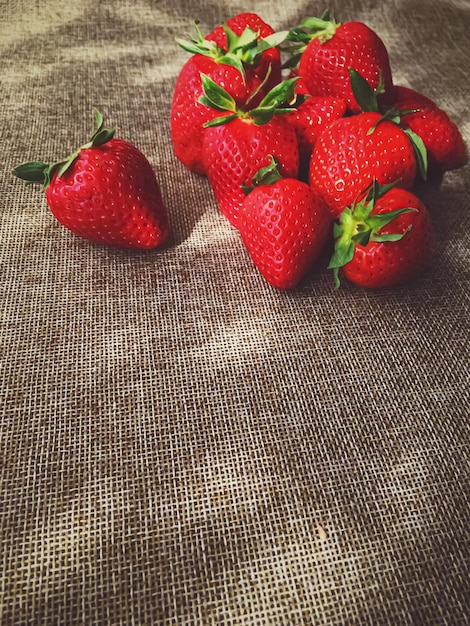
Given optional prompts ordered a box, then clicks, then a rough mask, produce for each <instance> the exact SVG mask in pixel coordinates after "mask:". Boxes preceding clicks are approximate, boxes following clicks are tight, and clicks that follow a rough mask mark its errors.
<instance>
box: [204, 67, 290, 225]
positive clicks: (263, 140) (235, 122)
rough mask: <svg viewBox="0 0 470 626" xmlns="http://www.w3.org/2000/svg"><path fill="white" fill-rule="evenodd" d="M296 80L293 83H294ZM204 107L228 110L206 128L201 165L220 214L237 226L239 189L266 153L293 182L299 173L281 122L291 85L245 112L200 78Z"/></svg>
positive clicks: (287, 131) (286, 127) (277, 89)
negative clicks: (283, 104)
mask: <svg viewBox="0 0 470 626" xmlns="http://www.w3.org/2000/svg"><path fill="white" fill-rule="evenodd" d="M294 80H295V79H294ZM203 83H204V92H205V94H206V95H205V96H204V97H203V98H202V99H201V100H202V102H204V103H205V104H207V105H209V106H216V107H218V110H219V111H224V110H225V111H228V115H221V116H219V117H217V118H215V119H213V120H212V121H211V122H208V123H207V124H206V130H205V132H204V138H203V154H204V164H205V167H206V171H207V176H208V178H209V181H210V183H211V185H212V189H213V191H214V194H215V197H216V199H217V201H218V204H219V207H220V210H221V212H222V213H223V214H224V215H225V217H227V219H228V220H229V222H230V223H231V224H232V225H233V226H237V221H238V212H239V210H240V207H241V205H242V204H243V200H244V195H243V190H242V185H243V184H248V183H249V182H250V181H251V180H252V178H253V176H254V175H255V174H256V172H257V171H258V170H259V169H260V167H262V166H264V165H267V163H268V156H267V155H269V154H271V155H273V156H274V157H276V158H277V159H278V162H279V168H280V171H281V173H282V175H283V176H286V177H293V178H296V177H297V175H298V169H299V151H298V146H297V137H296V134H295V130H294V129H293V127H292V126H291V125H290V124H289V123H288V122H287V120H286V119H285V115H277V113H280V112H283V111H284V110H285V109H283V108H282V103H284V102H287V101H289V100H290V98H291V96H292V94H293V91H294V82H293V81H284V82H283V83H281V84H280V85H278V86H277V87H275V88H274V89H273V90H272V91H271V92H269V94H267V96H266V97H265V98H264V99H263V101H262V102H261V103H260V105H259V107H257V108H255V109H252V110H250V111H248V112H244V111H242V110H240V109H238V108H237V106H236V103H235V101H234V100H233V98H231V97H230V96H229V94H228V93H226V92H224V90H222V89H221V88H220V87H219V86H218V85H217V84H215V83H214V82H213V81H211V80H210V79H209V77H207V76H204V77H203Z"/></svg>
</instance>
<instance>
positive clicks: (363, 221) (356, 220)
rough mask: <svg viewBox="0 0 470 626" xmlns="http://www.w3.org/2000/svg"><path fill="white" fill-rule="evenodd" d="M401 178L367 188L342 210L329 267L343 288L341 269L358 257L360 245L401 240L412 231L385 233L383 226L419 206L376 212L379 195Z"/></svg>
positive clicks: (337, 284)
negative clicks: (362, 195)
mask: <svg viewBox="0 0 470 626" xmlns="http://www.w3.org/2000/svg"><path fill="white" fill-rule="evenodd" d="M397 182H398V181H395V182H393V183H391V184H389V185H380V184H379V183H378V182H377V181H376V180H374V181H373V183H372V184H371V185H370V187H369V188H368V189H367V190H366V192H365V193H366V195H365V197H363V198H362V199H360V200H358V201H357V202H355V203H354V204H353V205H352V206H350V207H346V208H345V209H344V211H343V212H342V214H341V216H340V218H339V221H338V222H336V223H335V224H334V229H333V236H334V239H335V248H334V252H333V256H332V257H331V260H330V263H329V265H328V269H332V270H333V275H334V280H335V286H336V287H339V285H340V281H339V270H340V268H341V267H343V266H344V265H346V264H347V263H349V261H351V260H352V258H353V257H354V252H355V249H356V246H357V245H360V246H364V247H365V246H367V244H368V243H369V242H370V241H376V242H380V243H386V242H390V241H399V240H400V239H402V238H403V237H404V236H405V235H406V234H407V233H408V231H409V230H410V228H411V226H410V227H409V228H408V230H407V231H405V232H404V233H381V232H380V231H381V229H382V228H384V227H385V226H387V225H388V224H389V223H390V222H392V221H393V220H394V219H395V218H396V217H398V216H399V215H401V214H402V213H410V212H411V211H415V210H416V209H414V208H411V207H406V208H402V209H396V210H395V211H388V212H387V213H379V214H372V210H373V208H374V206H375V203H376V201H377V200H378V198H380V197H381V196H383V195H384V194H385V193H387V191H389V190H390V189H392V187H394V186H395V185H396V183H397Z"/></svg>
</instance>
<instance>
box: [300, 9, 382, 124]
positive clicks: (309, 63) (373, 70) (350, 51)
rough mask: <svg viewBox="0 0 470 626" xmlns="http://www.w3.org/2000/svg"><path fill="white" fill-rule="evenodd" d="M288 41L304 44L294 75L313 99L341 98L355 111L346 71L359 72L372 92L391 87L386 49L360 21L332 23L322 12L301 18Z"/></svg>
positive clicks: (376, 36) (355, 105)
mask: <svg viewBox="0 0 470 626" xmlns="http://www.w3.org/2000/svg"><path fill="white" fill-rule="evenodd" d="M309 31H310V32H309ZM289 39H291V40H293V41H297V42H300V43H301V44H302V42H303V44H304V47H303V48H301V50H302V52H301V54H300V61H299V66H298V74H299V76H300V77H302V78H303V79H304V80H305V83H306V85H307V88H308V90H309V92H310V93H311V94H312V95H314V96H335V97H338V98H343V99H344V100H345V101H346V103H347V106H348V108H349V109H350V110H351V111H352V112H354V113H357V112H359V111H360V107H359V105H358V103H357V102H356V99H355V97H354V94H353V92H352V89H351V84H350V80H349V74H348V70H349V69H350V68H353V69H355V70H356V71H358V72H360V74H361V75H362V76H363V77H364V78H365V80H367V82H368V83H369V84H370V85H371V87H372V88H373V89H374V90H375V89H377V88H378V87H379V86H380V87H381V89H383V90H384V91H385V92H388V91H389V90H390V89H391V88H392V84H393V83H392V71H391V68H390V61H389V56H388V52H387V49H386V47H385V45H384V43H383V41H382V40H381V39H380V37H379V36H378V35H377V33H375V32H374V31H373V30H372V29H371V28H369V27H368V26H366V24H363V23H362V22H344V23H342V24H341V23H336V22H335V21H334V20H330V19H329V15H328V13H326V14H325V15H324V16H322V18H307V19H305V20H304V21H303V22H302V24H300V25H299V26H298V27H297V28H295V29H293V30H292V31H291V33H290V35H289ZM294 47H296V46H294Z"/></svg>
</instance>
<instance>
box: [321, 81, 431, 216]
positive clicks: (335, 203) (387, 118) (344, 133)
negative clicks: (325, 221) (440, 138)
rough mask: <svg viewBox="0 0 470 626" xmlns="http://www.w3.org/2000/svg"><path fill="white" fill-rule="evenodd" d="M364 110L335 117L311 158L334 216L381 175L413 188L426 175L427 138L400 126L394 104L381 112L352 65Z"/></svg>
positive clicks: (353, 84)
mask: <svg viewBox="0 0 470 626" xmlns="http://www.w3.org/2000/svg"><path fill="white" fill-rule="evenodd" d="M349 74H350V81H351V88H352V90H353V93H354V95H355V98H356V100H357V101H358V102H359V103H360V106H361V108H362V109H363V112H362V113H358V114H356V115H353V116H350V117H343V118H341V119H339V120H337V121H335V122H333V123H332V124H331V125H330V126H329V127H328V128H326V129H325V130H324V131H323V132H322V133H321V134H320V136H319V138H318V140H317V141H316V143H315V148H314V150H313V152H312V157H311V160H310V172H309V182H310V184H311V185H312V186H313V187H315V188H316V189H317V190H318V191H319V192H320V193H321V194H322V195H323V197H324V198H325V200H326V202H327V204H328V205H329V207H330V211H331V212H332V215H333V217H334V218H338V217H339V216H340V214H341V213H342V211H343V209H344V208H345V207H347V206H349V205H350V204H352V203H353V202H354V201H356V199H357V198H358V197H359V196H360V194H361V193H362V191H363V190H364V189H366V188H367V187H368V186H369V185H370V184H371V183H372V181H373V180H374V179H375V180H377V181H378V183H379V184H381V185H387V184H390V183H392V182H395V181H396V182H397V185H399V186H400V187H403V188H405V189H408V188H410V187H411V185H412V184H413V182H414V180H415V178H416V175H417V173H418V172H419V174H420V175H421V176H422V178H426V173H427V154H426V148H425V146H424V143H423V141H422V140H421V138H420V137H419V136H417V135H416V134H415V133H413V131H411V130H410V129H402V128H401V127H400V116H399V114H398V112H397V111H395V110H394V109H389V110H387V111H386V112H385V113H384V114H383V115H381V114H380V113H379V112H378V110H379V104H378V99H377V96H376V94H375V93H374V92H373V90H372V89H371V87H370V85H369V84H368V83H367V81H366V80H365V79H364V77H363V76H361V74H360V73H359V72H356V71H355V70H353V69H350V70H349Z"/></svg>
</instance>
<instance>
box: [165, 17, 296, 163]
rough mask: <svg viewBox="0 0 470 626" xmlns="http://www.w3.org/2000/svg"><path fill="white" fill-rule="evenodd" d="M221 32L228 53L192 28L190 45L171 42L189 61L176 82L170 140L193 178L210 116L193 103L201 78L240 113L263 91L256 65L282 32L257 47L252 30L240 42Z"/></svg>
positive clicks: (196, 99)
mask: <svg viewBox="0 0 470 626" xmlns="http://www.w3.org/2000/svg"><path fill="white" fill-rule="evenodd" d="M224 32H225V31H224ZM226 32H227V33H229V34H230V46H229V50H228V51H227V50H225V49H223V48H221V47H219V46H218V45H217V43H216V42H215V41H211V40H209V39H207V38H206V39H204V38H203V37H202V35H201V33H200V31H199V29H198V27H197V25H196V33H197V39H196V40H193V41H190V42H186V41H184V40H181V39H178V40H177V41H178V43H179V44H180V45H181V47H183V48H184V49H185V50H186V51H188V52H191V53H192V56H191V57H190V58H189V59H188V60H187V61H186V63H185V64H184V65H183V67H182V69H181V71H180V73H179V74H178V77H177V79H176V83H175V89H174V93H173V100H172V104H171V115H170V127H171V137H172V142H173V149H174V152H175V155H176V157H177V158H178V159H179V160H180V161H181V162H182V163H183V164H184V165H185V166H186V167H188V168H189V169H190V170H191V171H193V172H195V173H197V174H205V169H204V165H203V158H202V135H203V125H204V123H205V122H207V121H209V120H210V119H212V118H214V117H215V116H216V113H215V112H214V111H213V110H212V109H210V108H208V107H205V106H203V105H202V104H201V103H200V101H199V99H200V97H201V96H202V93H203V92H202V83H201V74H206V75H207V76H209V77H210V78H212V80H214V81H215V82H216V83H218V84H219V85H220V86H221V87H223V88H224V89H225V90H226V91H227V92H228V93H229V94H230V95H231V96H232V97H233V99H234V100H235V102H236V103H237V106H239V107H240V108H243V107H245V106H254V105H256V103H257V102H259V101H260V100H261V99H262V97H263V95H264V93H265V91H266V86H265V85H262V82H263V80H264V74H263V71H264V70H263V69H262V68H260V66H259V62H260V57H261V55H262V54H263V53H264V52H265V51H267V50H268V49H270V48H272V47H273V46H275V45H277V43H278V42H280V41H282V39H283V38H284V36H285V34H283V33H280V34H275V35H272V36H271V38H270V39H269V40H268V39H264V40H263V41H261V42H259V41H258V39H257V34H256V33H254V32H253V31H246V32H245V33H244V34H243V35H242V36H241V37H240V38H239V37H237V36H236V35H235V34H234V33H232V32H231V31H230V30H229V29H226ZM253 94H254V95H253ZM251 97H252V98H253V102H251V101H250V98H251Z"/></svg>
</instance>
